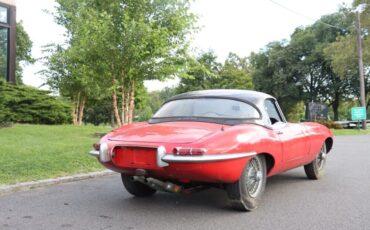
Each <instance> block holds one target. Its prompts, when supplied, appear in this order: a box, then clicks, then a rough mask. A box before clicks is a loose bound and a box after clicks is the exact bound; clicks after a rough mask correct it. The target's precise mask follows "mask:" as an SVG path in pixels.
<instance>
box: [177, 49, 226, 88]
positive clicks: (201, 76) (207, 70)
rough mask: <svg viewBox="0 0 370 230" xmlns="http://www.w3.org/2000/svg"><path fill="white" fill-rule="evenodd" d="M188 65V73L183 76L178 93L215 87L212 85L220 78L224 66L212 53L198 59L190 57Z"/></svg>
mask: <svg viewBox="0 0 370 230" xmlns="http://www.w3.org/2000/svg"><path fill="white" fill-rule="evenodd" d="M187 65H188V66H187V71H186V73H185V74H183V75H181V79H180V83H179V86H178V87H177V89H176V91H177V93H184V92H188V91H194V90H203V89H212V88H214V87H215V86H214V85H213V84H212V83H213V82H214V79H215V78H218V77H219V76H218V73H219V72H220V70H221V67H222V65H221V63H218V62H217V57H216V55H215V54H214V53H213V52H212V51H209V52H206V53H203V54H201V55H200V56H199V57H198V58H196V59H194V58H191V57H189V58H188V61H187Z"/></svg>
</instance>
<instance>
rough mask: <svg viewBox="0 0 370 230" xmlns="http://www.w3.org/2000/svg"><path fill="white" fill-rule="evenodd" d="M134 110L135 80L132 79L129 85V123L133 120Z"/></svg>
mask: <svg viewBox="0 0 370 230" xmlns="http://www.w3.org/2000/svg"><path fill="white" fill-rule="evenodd" d="M134 110H135V82H134V81H133V82H132V83H131V87H130V101H129V116H128V123H129V124H131V123H132V121H133V118H134Z"/></svg>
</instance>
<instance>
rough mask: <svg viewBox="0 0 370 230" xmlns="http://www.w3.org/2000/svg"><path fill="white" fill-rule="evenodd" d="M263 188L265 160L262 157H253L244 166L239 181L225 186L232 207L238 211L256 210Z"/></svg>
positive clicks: (264, 182) (264, 183)
mask: <svg viewBox="0 0 370 230" xmlns="http://www.w3.org/2000/svg"><path fill="white" fill-rule="evenodd" d="M265 186H266V160H265V157H264V156H263V155H259V156H255V157H253V158H252V159H251V160H250V161H249V162H248V163H247V165H246V166H245V168H244V170H243V173H242V175H241V176H240V179H239V180H238V181H237V182H235V183H232V184H228V186H227V194H228V197H229V199H230V202H231V205H232V207H233V208H234V209H236V210H240V211H251V210H253V209H256V208H257V207H258V204H259V201H260V199H261V197H262V194H263V192H264V190H265Z"/></svg>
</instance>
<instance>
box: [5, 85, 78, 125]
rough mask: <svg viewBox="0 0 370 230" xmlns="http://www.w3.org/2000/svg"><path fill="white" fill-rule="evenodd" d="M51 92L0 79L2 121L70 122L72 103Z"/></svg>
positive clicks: (33, 122)
mask: <svg viewBox="0 0 370 230" xmlns="http://www.w3.org/2000/svg"><path fill="white" fill-rule="evenodd" d="M49 93H50V92H49V91H45V90H38V89H35V88H32V87H29V86H24V85H13V84H9V83H6V82H4V81H0V123H2V124H6V123H9V122H16V123H30V124H65V123H70V122H71V120H72V119H71V105H70V104H69V103H68V102H65V101H62V100H61V99H60V98H58V97H55V96H50V95H48V94H49Z"/></svg>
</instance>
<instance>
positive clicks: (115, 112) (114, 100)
mask: <svg viewBox="0 0 370 230" xmlns="http://www.w3.org/2000/svg"><path fill="white" fill-rule="evenodd" d="M113 71H114V70H113V66H112V84H113V95H112V103H113V111H114V116H115V118H116V121H117V125H118V126H122V121H121V118H120V116H119V112H118V106H117V90H116V86H117V81H116V78H115V76H114V73H113Z"/></svg>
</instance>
